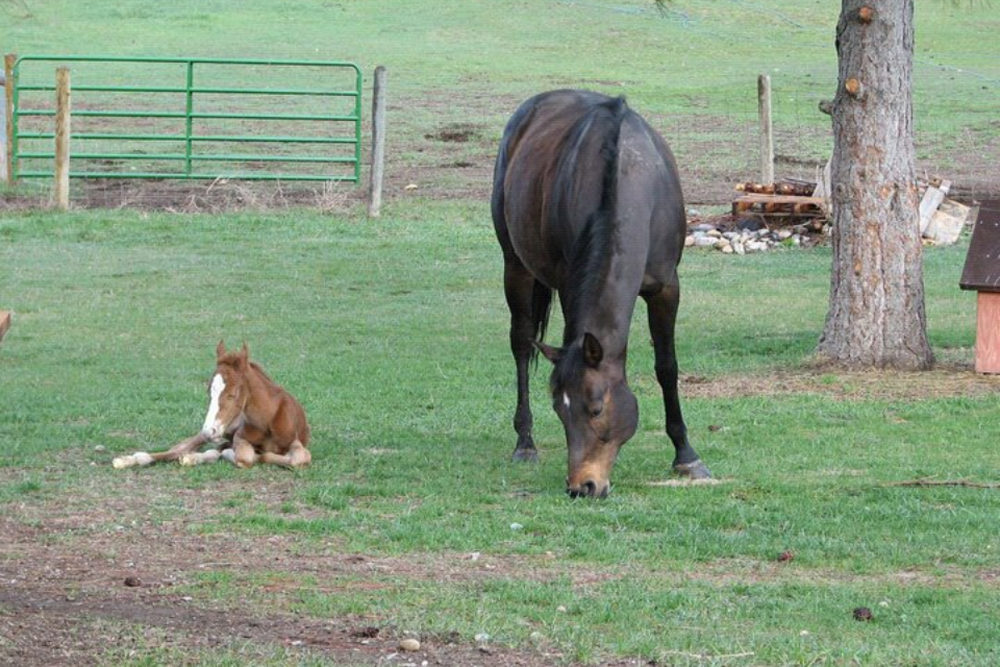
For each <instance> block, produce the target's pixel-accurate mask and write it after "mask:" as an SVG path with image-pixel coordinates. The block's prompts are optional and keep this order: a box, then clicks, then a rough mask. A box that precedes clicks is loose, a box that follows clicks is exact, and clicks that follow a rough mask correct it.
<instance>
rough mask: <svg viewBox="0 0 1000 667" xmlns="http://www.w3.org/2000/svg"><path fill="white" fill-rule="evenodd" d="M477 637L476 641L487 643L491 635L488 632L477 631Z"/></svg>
mask: <svg viewBox="0 0 1000 667" xmlns="http://www.w3.org/2000/svg"><path fill="white" fill-rule="evenodd" d="M475 639H476V643H478V644H485V643H486V642H488V641H489V640H490V635H489V633H486V632H477V633H476V637H475Z"/></svg>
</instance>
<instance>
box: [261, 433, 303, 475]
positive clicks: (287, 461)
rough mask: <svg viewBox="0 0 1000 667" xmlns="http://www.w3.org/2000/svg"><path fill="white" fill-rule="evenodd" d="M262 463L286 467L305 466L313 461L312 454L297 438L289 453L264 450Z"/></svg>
mask: <svg viewBox="0 0 1000 667" xmlns="http://www.w3.org/2000/svg"><path fill="white" fill-rule="evenodd" d="M260 461H261V463H273V464H275V465H279V466H285V467H286V468H305V467H306V466H307V465H309V464H310V463H311V462H312V454H310V453H309V450H308V449H306V447H305V445H303V444H302V443H301V442H299V441H298V440H296V441H295V442H293V443H292V444H291V446H290V447H289V448H288V453H287V454H275V453H273V452H264V453H263V454H261V455H260Z"/></svg>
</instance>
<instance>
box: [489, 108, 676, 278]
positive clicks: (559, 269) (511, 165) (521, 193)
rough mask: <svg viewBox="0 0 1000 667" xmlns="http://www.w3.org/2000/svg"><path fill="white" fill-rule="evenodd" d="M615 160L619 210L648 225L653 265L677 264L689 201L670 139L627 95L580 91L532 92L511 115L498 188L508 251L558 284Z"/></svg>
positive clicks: (497, 209)
mask: <svg viewBox="0 0 1000 667" xmlns="http://www.w3.org/2000/svg"><path fill="white" fill-rule="evenodd" d="M622 149H624V151H623V150H622ZM609 153H613V155H609ZM611 160H614V161H616V162H619V163H618V164H617V167H616V168H617V169H618V170H619V172H618V174H617V178H616V179H615V182H616V183H617V185H616V187H617V192H616V193H615V194H614V197H615V198H616V199H617V200H619V202H618V207H619V211H622V212H624V214H621V213H619V214H618V217H620V218H621V219H622V221H623V222H624V223H625V224H636V225H648V226H649V227H648V231H649V234H650V248H649V251H650V252H649V257H648V258H647V264H650V265H652V266H654V267H655V266H656V265H658V264H660V263H663V262H666V263H670V264H676V262H677V261H679V252H676V251H675V250H674V248H675V247H676V246H678V243H677V238H678V234H680V239H681V242H680V244H679V245H680V246H681V247H682V246H683V242H682V239H683V223H684V208H683V200H682V197H681V194H680V185H679V179H678V176H677V168H676V165H675V163H674V159H673V156H672V155H671V153H670V150H669V148H668V147H667V145H666V142H665V141H664V140H663V139H662V137H660V136H659V134H658V133H657V132H656V131H655V130H654V129H652V128H651V127H650V126H649V125H648V124H647V123H646V122H645V121H644V120H643V119H642V118H641V117H640V116H639V115H638V114H636V113H635V112H634V111H632V110H631V109H629V108H628V107H627V105H626V104H625V102H624V100H623V99H622V98H612V97H608V96H607V95H603V94H600V93H595V92H590V91H579V90H558V91H551V92H547V93H541V94H539V95H536V96H535V97H532V98H530V99H529V100H527V101H526V102H524V103H523V104H522V105H521V106H520V107H519V108H518V109H517V111H515V113H514V114H513V115H512V116H511V119H510V121H509V122H508V123H507V126H506V128H505V130H504V134H503V138H502V140H501V145H500V151H499V153H498V155H497V163H496V170H495V173H494V183H493V197H492V214H493V221H494V226H495V227H496V231H497V236H498V238H499V240H500V244H501V246H502V247H503V249H504V252H505V254H507V255H511V254H513V255H516V257H517V258H518V259H519V260H520V261H521V262H522V263H523V264H524V265H525V266H526V268H528V269H529V270H530V271H531V272H532V273H533V274H534V275H535V276H536V277H537V278H539V279H540V280H542V281H543V282H544V283H546V284H548V286H549V287H553V288H556V289H558V288H559V287H560V286H561V285H560V283H561V282H562V277H563V275H564V272H565V270H566V268H567V264H568V260H569V257H570V256H571V255H572V252H573V248H574V245H575V243H576V240H577V238H578V237H579V235H580V233H581V232H582V230H583V228H584V226H585V225H586V224H587V221H588V220H589V219H590V218H591V217H592V216H593V215H594V214H595V212H596V211H597V210H598V209H599V208H600V207H601V206H602V205H604V204H605V201H606V196H607V194H606V187H605V184H606V181H607V178H606V175H607V174H606V172H607V166H608V164H609V161H611ZM622 170H624V172H623V171H622ZM645 231H646V230H643V233H645ZM640 261H641V260H640Z"/></svg>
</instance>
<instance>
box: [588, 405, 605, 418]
mask: <svg viewBox="0 0 1000 667" xmlns="http://www.w3.org/2000/svg"><path fill="white" fill-rule="evenodd" d="M588 412H590V418H591V419H597V418H598V417H600V416H601V413H602V412H604V403H597V404H595V405H592V406H590V409H589V410H588Z"/></svg>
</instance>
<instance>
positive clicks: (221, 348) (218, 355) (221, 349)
mask: <svg viewBox="0 0 1000 667" xmlns="http://www.w3.org/2000/svg"><path fill="white" fill-rule="evenodd" d="M224 356H226V343H225V341H224V340H222V339H220V340H219V344H218V345H216V346H215V360H216V361H222V357H224Z"/></svg>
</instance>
